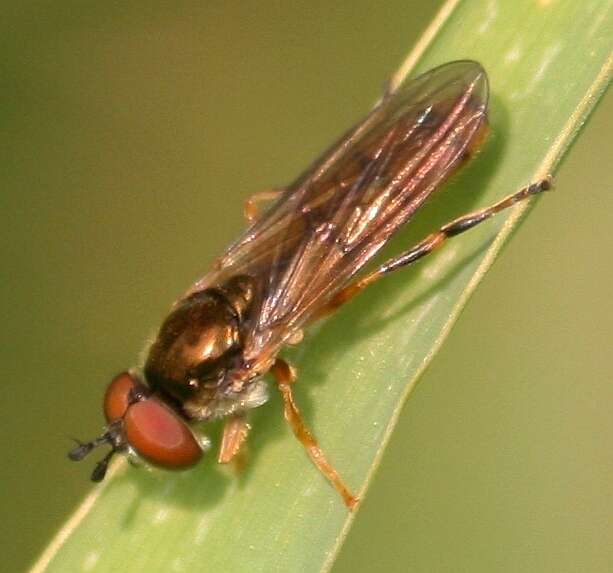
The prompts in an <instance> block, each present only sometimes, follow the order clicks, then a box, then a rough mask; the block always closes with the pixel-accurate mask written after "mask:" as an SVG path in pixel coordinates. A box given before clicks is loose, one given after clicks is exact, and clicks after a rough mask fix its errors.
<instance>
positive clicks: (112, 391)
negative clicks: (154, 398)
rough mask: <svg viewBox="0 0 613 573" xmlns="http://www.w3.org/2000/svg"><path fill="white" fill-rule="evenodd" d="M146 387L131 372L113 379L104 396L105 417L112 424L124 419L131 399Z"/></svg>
mask: <svg viewBox="0 0 613 573" xmlns="http://www.w3.org/2000/svg"><path fill="white" fill-rule="evenodd" d="M143 390H144V386H143V385H142V384H141V383H140V382H139V380H138V379H137V378H136V377H134V376H133V375H132V374H130V373H129V372H122V373H121V374H118V375H117V376H115V378H113V380H112V381H111V383H110V384H109V386H108V388H107V389H106V393H105V395H104V406H103V409H104V416H105V417H106V421H107V422H108V423H109V424H110V423H111V422H114V421H115V420H119V419H120V418H123V416H124V414H125V413H126V411H127V409H128V406H129V405H130V401H131V398H132V399H133V395H134V393H136V392H139V391H141V392H142V391H143Z"/></svg>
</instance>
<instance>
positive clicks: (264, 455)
mask: <svg viewBox="0 0 613 573" xmlns="http://www.w3.org/2000/svg"><path fill="white" fill-rule="evenodd" d="M611 5H612V3H611V2H603V1H592V2H590V1H587V2H576V1H572V0H567V1H565V2H563V1H558V2H554V1H546V0H541V1H540V2H535V1H527V0H519V1H516V2H513V3H511V2H506V3H502V2H495V1H492V0H487V1H480V0H474V1H472V0H466V1H464V2H461V3H458V2H450V3H448V4H447V6H446V7H445V8H444V10H443V12H442V15H441V17H440V18H439V19H438V20H437V21H436V22H435V23H433V25H432V27H431V28H430V30H429V32H428V33H427V34H426V36H425V40H424V41H423V42H422V43H420V45H419V46H418V48H417V49H416V50H415V51H414V52H413V53H412V55H411V56H410V58H409V59H408V64H406V65H405V66H403V68H402V70H403V71H402V73H406V72H408V70H409V69H410V68H414V69H415V70H416V71H421V70H425V69H427V68H430V67H433V66H434V65H437V64H439V63H442V62H445V61H449V60H453V59H462V58H472V59H476V60H479V61H480V62H482V63H483V65H484V67H485V68H486V69H487V70H488V73H489V75H490V80H491V90H492V94H493V97H492V101H491V108H492V111H491V116H490V118H491V124H492V137H490V140H489V142H488V144H487V145H486V147H485V149H484V150H483V152H482V153H481V155H480V157H479V158H478V159H477V160H476V161H475V162H473V163H472V164H471V165H470V166H469V167H468V168H467V169H466V170H464V171H463V173H462V174H461V175H459V176H458V177H457V178H456V179H455V180H454V181H453V182H452V184H451V185H449V186H448V188H447V189H446V190H445V191H444V192H443V193H442V194H441V195H440V196H439V197H438V198H437V199H435V200H434V201H433V202H432V204H430V205H429V206H427V207H426V208H425V210H424V214H423V216H422V217H420V220H419V221H417V222H416V223H415V225H414V226H412V228H411V229H408V230H407V232H406V233H404V234H403V236H402V237H400V238H399V240H398V241H395V244H394V245H393V248H392V250H397V248H398V247H399V246H400V245H402V244H407V243H408V242H413V241H414V240H415V239H417V238H419V237H421V236H423V234H425V233H426V232H427V231H430V230H432V229H434V228H435V227H436V226H437V225H438V224H440V223H443V222H445V221H446V220H447V219H449V218H450V217H452V216H455V215H458V214H460V213H462V212H464V211H466V210H468V209H471V208H474V207H475V206H477V205H486V204H488V203H491V202H492V201H494V200H496V199H498V198H500V197H502V196H503V195H506V194H507V193H509V192H511V191H513V190H515V189H517V188H519V187H520V186H521V185H523V184H525V183H526V182H529V181H531V180H535V179H537V178H539V177H541V176H542V175H544V174H546V173H549V172H553V171H555V168H556V166H557V165H558V164H559V162H560V160H561V158H562V157H563V154H564V153H565V151H566V150H567V148H568V146H569V145H570V144H571V143H572V141H573V139H574V137H575V135H576V134H577V132H578V130H579V129H580V127H581V125H582V124H583V123H584V121H585V119H586V118H587V116H588V114H589V112H590V110H591V109H592V108H593V106H594V105H595V103H596V102H597V100H598V98H599V96H600V95H601V94H602V92H603V91H604V89H605V88H606V86H607V83H608V81H609V79H610V74H611V55H610V52H611V42H610V37H611V29H612V28H613V16H612V12H611ZM399 79H400V75H398V76H397V77H396V78H395V80H399ZM549 200H555V196H554V197H552V198H550V199H549ZM237 208H238V207H237ZM527 208H528V206H527V205H521V206H518V207H517V208H515V209H514V210H513V211H512V212H510V213H508V214H506V215H504V216H501V217H499V218H497V219H496V220H495V221H494V222H492V223H491V224H487V225H483V226H481V227H479V228H477V229H475V230H474V231H471V233H469V234H467V235H464V236H463V237H462V238H459V239H457V240H454V241H453V242H452V243H451V244H450V245H449V246H448V247H447V248H445V249H444V250H442V251H441V252H440V253H438V254H437V255H436V256H433V257H432V258H431V259H430V260H427V261H424V262H423V264H420V265H419V268H415V269H413V272H406V273H401V274H400V275H398V276H396V277H390V279H389V280H388V281H386V282H384V283H381V284H380V285H377V286H375V287H373V288H372V289H370V292H367V293H365V294H364V295H363V296H361V297H360V299H359V300H356V301H355V303H352V304H351V305H350V306H349V307H348V308H347V309H343V311H341V312H339V313H338V315H336V316H334V317H333V318H332V319H331V320H330V321H328V322H327V323H326V324H325V325H323V326H322V327H321V328H319V329H318V332H314V333H312V336H309V337H308V339H307V341H306V343H305V344H303V345H302V347H300V348H299V349H298V350H296V351H293V352H292V353H290V354H288V355H289V356H291V358H292V359H293V361H294V362H295V363H296V364H297V365H298V367H299V369H300V384H299V385H298V387H297V390H296V392H297V398H298V400H299V402H300V403H301V404H302V405H303V410H304V412H305V414H306V417H307V419H308V420H309V421H310V423H311V425H312V427H313V428H314V429H315V431H316V434H317V435H318V436H319V438H320V441H321V443H322V445H323V447H324V448H325V450H326V451H327V452H328V454H329V456H330V458H331V459H332V460H333V461H334V462H335V464H336V466H337V468H338V469H339V471H340V472H341V474H342V475H343V476H344V477H345V479H346V481H347V482H348V483H349V484H351V485H353V486H354V487H355V488H356V490H358V491H360V492H361V493H363V492H364V491H365V489H366V487H367V485H368V482H369V480H370V478H371V476H372V474H373V472H374V470H375V469H376V467H377V465H378V461H379V459H380V457H381V455H382V453H383V449H384V446H385V444H386V442H387V440H388V438H389V435H390V433H391V431H392V429H393V426H394V423H395V420H396V418H397V416H398V413H399V411H400V408H401V406H402V403H403V402H404V400H405V398H406V396H407V395H408V393H409V391H410V390H411V388H412V387H413V386H414V384H415V382H416V381H417V379H418V377H419V375H420V374H421V373H422V372H423V370H424V368H425V367H426V366H427V364H428V362H429V361H430V359H431V358H432V356H433V355H434V354H435V353H436V350H437V349H438V348H439V346H440V344H441V343H442V341H443V339H444V338H445V336H446V334H447V333H448V332H449V329H450V328H451V326H452V325H453V322H454V321H455V319H456V318H457V316H458V314H459V312H460V311H461V309H462V307H463V306H464V304H465V303H466V301H467V299H468V297H469V296H470V294H471V293H472V291H473V290H474V288H475V287H476V285H477V284H478V282H479V281H480V280H481V278H482V277H483V274H484V273H485V271H486V270H487V268H488V267H489V266H490V265H491V263H492V262H493V260H494V258H495V257H496V255H497V253H498V252H499V250H500V248H501V246H502V244H503V243H504V241H505V240H506V239H507V238H508V237H509V235H510V234H511V232H512V231H513V229H514V227H515V226H516V224H517V222H518V221H519V219H520V217H521V216H522V214H523V213H524V212H525V210H526V209H527ZM252 422H253V426H254V429H255V431H254V432H253V441H252V455H251V463H250V466H249V468H248V470H247V471H246V472H245V474H244V475H243V476H241V477H240V478H238V479H236V478H234V477H233V476H231V475H230V474H228V473H226V472H224V471H223V470H222V469H221V468H219V467H217V466H216V465H215V463H214V461H213V460H212V459H209V460H208V461H206V462H205V463H203V464H201V466H200V467H198V468H197V469H195V470H193V471H191V472H189V473H184V474H167V473H163V472H150V473H149V472H144V471H135V470H132V469H131V468H129V467H127V466H126V465H125V464H122V465H120V466H118V467H117V468H116V470H115V472H114V475H113V476H112V478H111V479H109V480H108V481H107V482H106V484H104V485H102V486H101V487H100V488H98V489H97V490H95V492H94V493H93V494H92V495H91V496H90V497H89V498H88V499H86V500H85V502H84V503H83V505H82V506H81V507H80V508H79V510H78V511H77V512H76V513H75V515H74V516H73V517H72V518H71V520H70V521H69V522H68V523H67V524H66V526H65V527H64V529H62V530H61V531H60V532H59V534H58V536H57V537H56V539H55V540H54V541H53V542H52V543H51V545H50V546H49V548H48V549H47V551H46V552H45V553H44V554H43V556H42V557H41V559H40V560H39V562H38V563H37V564H36V565H35V567H34V569H33V570H34V571H37V572H38V571H49V572H51V571H60V572H65V571H96V572H102V571H126V570H128V571H147V572H156V571H163V572H168V571H224V572H235V571H236V572H238V571H249V572H259V571H261V572H270V571H305V572H311V571H313V572H316V571H322V570H327V569H328V568H329V567H330V566H331V563H332V561H333V558H334V556H335V554H336V551H337V550H338V547H339V546H340V544H341V543H342V540H343V538H344V535H345V533H346V531H347V529H348V527H349V525H350V523H351V520H352V519H353V517H354V515H351V514H348V513H347V511H346V509H345V508H344V506H343V505H342V504H341V502H340V500H339V499H338V497H337V496H336V494H335V493H334V492H333V491H332V489H331V488H330V487H329V486H328V484H327V483H326V482H325V481H324V480H323V478H322V477H321V476H320V475H319V474H318V473H317V472H316V471H315V470H314V469H313V467H312V466H311V465H310V463H309V461H308V460H307V458H306V456H305V455H304V452H303V451H302V449H301V448H300V446H299V445H298V444H297V443H296V442H295V440H294V439H293V437H292V436H291V434H290V432H289V430H288V429H287V428H286V427H285V426H284V424H283V421H282V416H281V413H280V404H279V400H278V398H277V397H276V396H275V397H274V398H273V400H271V403H270V404H268V405H267V406H265V407H263V408H261V409H260V410H258V411H256V412H254V416H253V420H252ZM211 457H212V456H211Z"/></svg>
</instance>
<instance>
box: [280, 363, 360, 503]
mask: <svg viewBox="0 0 613 573" xmlns="http://www.w3.org/2000/svg"><path fill="white" fill-rule="evenodd" d="M270 372H271V374H272V375H273V376H274V377H275V379H276V381H277V386H278V388H279V391H280V392H281V397H282V398H283V413H284V415H285V420H286V421H287V423H288V424H289V425H290V427H291V428H292V431H293V432H294V435H295V436H296V437H297V438H298V440H299V441H300V443H301V444H302V445H303V446H304V448H305V449H306V451H307V454H308V455H309V457H310V458H311V461H312V462H313V463H314V464H315V467H316V468H317V469H318V470H319V471H320V472H321V473H322V474H323V475H324V477H325V478H326V479H327V480H329V481H330V483H331V484H332V485H333V486H334V488H335V489H336V491H338V493H339V494H340V495H341V497H342V498H343V501H344V502H345V505H346V506H347V507H348V508H349V509H354V508H355V507H356V505H357V504H358V502H359V499H358V498H357V497H355V496H354V495H353V494H352V493H351V492H350V491H349V488H348V487H347V486H346V485H345V484H344V482H343V480H342V479H341V477H340V475H339V474H338V472H337V471H336V470H335V469H334V466H332V464H330V462H329V461H328V460H327V459H326V456H325V455H324V453H323V451H322V449H321V448H320V447H319V444H318V443H317V440H316V439H315V437H314V436H313V434H311V432H310V430H309V429H308V428H307V427H306V425H305V423H304V420H303V419H302V415H301V414H300V410H299V409H298V406H297V405H296V402H295V401H294V395H293V392H292V384H293V383H294V382H295V380H296V372H295V370H294V369H293V368H292V367H291V366H290V365H289V364H288V363H287V362H285V360H282V359H280V358H277V359H276V360H275V363H274V364H273V366H272V368H271V370H270Z"/></svg>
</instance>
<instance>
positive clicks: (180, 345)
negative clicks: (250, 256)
mask: <svg viewBox="0 0 613 573" xmlns="http://www.w3.org/2000/svg"><path fill="white" fill-rule="evenodd" d="M253 297H254V284H253V281H252V279H251V278H250V277H248V276H236V277H233V278H231V279H230V280H228V281H227V282H226V283H224V284H223V285H220V286H217V287H213V288H208V289H205V290H203V291H201V292H196V293H194V294H192V295H191V296H189V297H187V298H185V299H182V300H181V301H179V303H178V304H177V305H176V307H175V308H174V309H173V310H172V312H171V313H170V314H169V316H168V317H167V318H166V320H165V321H164V323H163V324H162V326H161V328H160V330H159V332H158V335H157V337H156V339H155V341H154V342H153V344H152V345H151V347H150V349H149V354H148V357H147V360H146V362H145V367H144V373H145V376H146V378H147V382H148V383H149V385H150V387H151V389H152V390H153V391H155V392H159V393H161V394H163V395H165V396H168V397H170V398H172V399H173V400H174V401H175V402H176V403H177V404H178V405H179V406H183V405H184V404H185V403H186V402H198V403H202V402H206V401H207V400H210V399H211V398H212V397H213V396H214V395H216V394H220V393H223V392H224V391H225V390H226V388H225V387H224V382H225V380H226V373H227V372H228V370H230V369H232V368H236V367H240V362H241V351H242V337H241V332H242V327H243V325H244V323H245V321H246V319H247V317H248V314H249V308H250V305H251V303H252V301H253Z"/></svg>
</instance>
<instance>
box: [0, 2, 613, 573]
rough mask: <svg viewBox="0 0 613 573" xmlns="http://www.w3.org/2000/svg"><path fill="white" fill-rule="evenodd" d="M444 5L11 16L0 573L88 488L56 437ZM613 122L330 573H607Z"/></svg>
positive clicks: (415, 420)
mask: <svg viewBox="0 0 613 573" xmlns="http://www.w3.org/2000/svg"><path fill="white" fill-rule="evenodd" d="M438 5H439V3H438V2H416V1H412V2H408V1H404V2H401V1H393V2H386V3H385V6H384V7H382V6H377V5H376V4H375V3H372V2H361V1H360V2H352V3H351V4H350V5H349V3H342V5H339V4H333V3H323V2H309V3H265V4H262V3H257V4H256V3H246V2H241V3H239V2H235V3H231V2H230V3H228V2H226V3H215V2H209V3H199V2H174V3H164V2H159V1H155V2H142V1H138V2H131V3H121V2H104V3H102V2H98V3H83V2H76V1H75V2H68V1H63V2H20V3H15V4H14V6H12V7H10V6H5V7H4V10H3V12H4V17H3V21H2V23H1V24H0V31H1V32H2V33H1V34H0V45H1V47H2V58H0V84H1V85H2V90H1V96H0V97H1V101H2V105H1V106H0V124H1V125H2V138H1V139H0V149H1V157H2V161H1V165H2V173H3V176H2V192H1V193H0V207H1V212H2V215H3V224H2V229H3V232H2V241H1V242H0V245H1V249H2V257H3V261H4V269H5V271H4V273H3V274H4V276H3V280H2V282H1V284H0V288H2V290H3V292H2V296H1V298H0V300H1V302H2V318H3V323H4V328H3V329H2V332H1V336H2V342H1V345H0V352H1V353H2V355H1V358H0V360H1V363H2V365H3V371H4V372H3V383H4V387H5V393H4V398H3V400H2V402H1V404H0V409H1V410H0V415H1V418H0V419H1V420H2V428H3V433H4V439H3V442H4V444H5V445H4V463H3V464H2V468H1V470H0V471H1V483H2V489H1V490H0V510H1V514H0V522H1V523H2V524H3V525H4V527H3V533H2V535H1V536H0V544H2V549H3V551H2V555H3V565H2V569H3V570H6V571H20V570H23V569H25V568H26V567H27V566H28V564H30V563H31V562H32V561H33V559H34V558H35V557H36V556H37V555H38V553H39V552H40V550H41V549H42V548H43V547H44V546H45V545H46V543H47V542H48V540H49V539H50V537H51V535H52V534H53V532H54V531H55V530H56V529H57V528H58V526H59V525H60V524H61V523H62V522H63V520H64V519H65V518H66V516H67V515H68V514H69V513H70V511H71V510H72V509H73V508H74V507H75V506H76V505H77V504H78V503H79V501H80V500H81V499H82V497H83V495H84V494H85V492H87V491H88V490H89V489H90V487H91V486H90V484H89V483H88V481H87V473H88V471H89V469H90V467H89V466H87V467H83V466H76V465H71V464H69V462H67V461H66V459H65V453H66V450H67V449H68V448H69V447H70V441H69V439H68V438H69V437H70V436H79V437H89V436H92V435H94V434H96V433H97V432H98V430H99V428H100V426H101V423H102V417H101V413H100V400H101V395H102V393H103V390H104V386H105V384H106V382H107V381H108V380H109V378H110V377H111V376H112V375H113V374H114V373H116V372H117V371H119V370H120V369H122V368H124V367H126V366H130V365H132V364H133V363H134V362H135V360H136V356H137V355H138V353H139V352H140V350H141V349H142V346H143V341H144V340H145V339H146V338H147V336H148V335H149V333H150V332H151V331H152V329H154V328H155V327H156V325H157V323H158V321H159V320H160V319H161V318H162V317H163V315H164V313H165V311H166V310H167V308H168V306H169V304H170V303H171V301H172V300H173V299H174V298H175V297H176V296H177V295H178V294H179V293H181V292H182V291H183V290H184V289H185V288H186V286H187V285H189V283H190V282H191V281H192V280H194V279H195V278H197V276H198V275H199V274H201V273H202V272H203V271H204V270H206V268H207V265H208V263H209V262H210V261H211V259H212V258H213V256H215V255H216V254H217V253H219V252H220V251H221V249H223V247H224V245H226V244H227V243H228V241H230V240H231V239H232V238H233V237H234V236H235V235H236V234H237V233H238V232H239V231H240V230H241V229H242V228H243V225H244V223H243V220H242V216H241V211H242V201H243V200H244V198H246V197H247V196H249V195H250V194H252V193H254V192H256V191H258V190H262V189H265V188H267V187H271V186H275V185H282V184H283V183H286V182H288V181H291V179H292V178H294V177H295V176H296V175H297V174H298V173H299V172H300V171H301V170H302V169H303V168H304V167H305V166H306V165H307V164H308V163H309V162H310V161H311V160H312V159H313V158H314V157H315V156H316V155H317V154H318V153H320V152H321V151H322V150H323V149H324V148H325V147H326V146H327V145H328V144H329V143H330V141H331V140H332V139H333V138H335V137H336V136H337V135H338V134H339V133H340V132H342V131H343V130H344V129H345V128H347V127H348V126H349V125H350V124H351V123H352V122H353V121H355V120H356V119H357V118H359V117H360V116H361V115H362V114H363V113H364V112H365V110H367V109H368V108H369V106H370V105H371V104H372V103H373V102H374V101H375V100H376V99H377V97H378V95H379V94H380V93H381V89H382V86H383V85H384V82H385V80H386V78H387V77H389V75H390V74H391V73H392V72H393V71H394V70H395V69H396V67H397V66H398V65H399V64H400V62H401V61H402V59H403V57H404V55H405V54H406V53H407V51H408V50H409V49H410V48H411V46H412V45H413V43H414V42H415V40H416V38H417V37H418V36H419V34H420V32H421V31H422V30H423V27H424V26H425V25H426V23H427V22H428V21H429V20H430V19H431V17H432V16H433V14H434V13H435V12H436V10H437V8H438ZM603 6H604V3H603ZM612 120H613V100H612V99H611V97H610V96H609V97H608V98H605V101H604V102H603V104H601V106H600V108H599V109H598V110H597V111H596V113H595V114H594V116H593V118H592V120H591V122H590V125H589V126H588V127H587V128H586V130H585V131H584V133H583V135H582V137H581V138H580V140H579V141H578V143H577V144H576V145H575V147H574V148H573V150H572V152H571V155H570V156H569V157H568V158H567V161H566V162H565V164H564V166H563V168H562V169H561V171H560V173H559V176H558V178H557V190H558V191H557V192H556V193H555V194H553V195H548V196H547V197H546V198H544V199H543V200H542V201H540V202H539V203H538V206H537V207H536V208H535V209H534V210H533V211H532V212H531V213H530V216H529V217H528V219H527V220H526V221H525V223H524V224H523V226H522V227H521V229H520V231H519V232H518V233H517V235H516V236H515V237H514V239H513V240H512V241H511V244H510V245H509V247H508V248H507V249H505V252H504V253H503V255H502V257H501V258H500V260H499V261H498V262H497V263H496V264H495V266H494V268H493V270H492V271H491V273H490V274H489V275H488V276H487V278H486V280H485V281H484V283H483V284H482V286H481V287H480V288H479V289H478V291H477V293H476V295H475V297H474V299H473V300H472V302H471V303H470V304H469V306H468V308H467V310H466V312H465V313H464V315H463V316H462V318H461V319H460V321H459V323H458V325H457V326H456V328H455V329H454V331H453V333H452V335H451V336H450V338H449V340H448V341H447V343H446V345H445V346H444V347H443V350H442V351H441V352H440V354H439V355H438V357H437V358H436V359H435V361H434V363H433V365H432V366H431V367H430V369H429V371H428V372H427V373H426V375H425V376H424V378H423V380H422V382H421V384H420V385H419V387H418V388H417V390H416V391H415V392H414V394H413V395H412V396H411V399H410V400H409V403H408V405H407V407H406V408H405V411H404V413H403V416H402V417H401V420H400V423H399V426H398V428H397V431H396V433H395V435H394V438H393V440H392V443H391V444H390V447H389V449H388V451H387V453H386V456H385V458H384V460H383V463H382V466H381V468H380V471H379V473H378V475H377V477H376V478H375V481H374V484H373V486H372V489H371V491H370V493H369V496H368V497H367V499H366V500H365V502H364V504H363V507H362V509H361V511H360V514H359V516H358V519H357V520H356V523H355V525H354V528H353V530H352V532H351V533H350V535H349V539H348V541H347V543H346V545H345V547H344V548H343V550H342V552H341V555H340V558H339V561H338V562H337V564H336V566H335V568H334V572H335V573H345V572H348V571H354V572H362V571H364V572H367V571H368V572H370V571H388V572H396V571H397V572H401V571H402V572H405V571H415V572H432V571H473V572H476V571H508V572H512V571H530V572H532V571H534V572H540V571H553V570H555V571H568V572H571V571H573V572H574V571H591V572H603V573H604V572H608V571H611V570H613V548H612V545H611V543H610V539H611V537H610V536H611V521H610V517H611V515H612V514H613V485H612V483H613V481H612V480H611V475H612V470H613V456H612V450H611V437H612V436H613V417H612V416H611V403H612V401H613V387H612V385H611V379H612V378H613V376H612V375H613V366H612V365H611V360H610V354H611V346H612V345H611V340H612V335H613V320H612V319H613V301H612V297H611V294H610V293H611V288H610V283H611V279H612V278H613V271H612V266H611V262H610V261H611V253H612V252H613V239H612V237H611V232H610V228H611V226H612V225H613V190H612V185H611V183H612V177H611V172H610V160H611V142H610V141H611V140H610V130H611V125H612ZM508 191H512V189H509V190H508ZM459 240H461V239H459ZM247 570H248V569H246V571H247Z"/></svg>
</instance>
